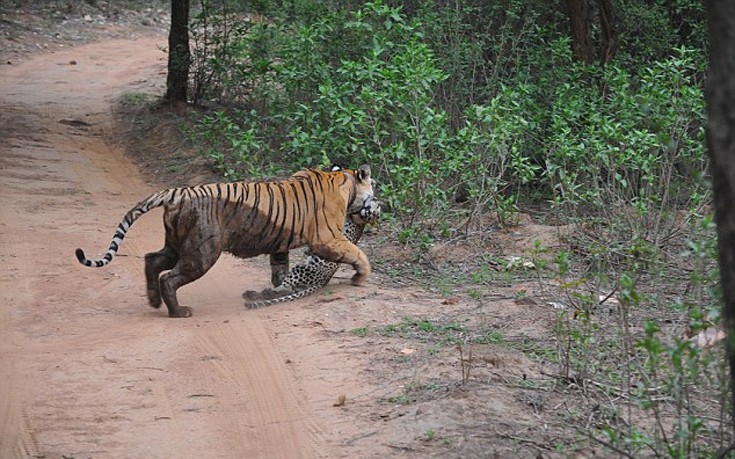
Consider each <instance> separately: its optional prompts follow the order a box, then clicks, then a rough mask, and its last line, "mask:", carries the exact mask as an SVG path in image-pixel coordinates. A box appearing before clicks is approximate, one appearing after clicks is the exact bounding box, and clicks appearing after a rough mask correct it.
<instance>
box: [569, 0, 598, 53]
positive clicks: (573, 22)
mask: <svg viewBox="0 0 735 459" xmlns="http://www.w3.org/2000/svg"><path fill="white" fill-rule="evenodd" d="M567 13H568V15H569V32H570V34H571V36H572V53H573V54H574V58H575V59H577V60H578V61H580V62H584V63H585V64H589V63H590V62H592V52H593V47H592V39H591V37H590V7H589V3H587V0H567Z"/></svg>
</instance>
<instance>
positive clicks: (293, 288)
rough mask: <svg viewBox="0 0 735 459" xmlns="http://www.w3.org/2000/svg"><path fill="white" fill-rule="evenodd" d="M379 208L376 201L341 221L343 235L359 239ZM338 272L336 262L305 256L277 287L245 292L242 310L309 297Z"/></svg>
mask: <svg viewBox="0 0 735 459" xmlns="http://www.w3.org/2000/svg"><path fill="white" fill-rule="evenodd" d="M380 214H381V205H380V202H379V201H377V200H373V201H371V203H370V205H369V206H368V207H363V208H362V209H360V210H359V211H358V212H356V213H353V214H350V215H348V216H347V218H346V219H345V227H344V234H345V236H346V237H347V239H349V240H350V241H351V242H353V243H355V244H356V243H357V241H359V240H360V238H361V237H362V234H363V231H364V230H365V225H367V224H371V223H375V221H376V220H377V219H378V218H379V217H380ZM337 269H339V264H338V263H333V262H331V261H326V260H324V259H322V258H320V257H318V256H316V255H314V254H313V253H307V258H306V261H305V262H304V263H302V264H299V265H296V266H294V267H293V268H292V269H291V271H290V272H289V273H288V275H287V276H286V277H285V279H284V280H283V281H282V283H281V284H280V285H278V286H277V287H276V288H274V289H265V290H263V291H262V292H256V291H253V290H247V291H245V292H244V293H243V294H242V296H243V298H244V299H245V307H246V308H248V309H254V308H260V307H263V306H270V305H272V304H276V303H283V302H287V301H294V300H297V299H300V298H304V297H305V296H308V295H311V294H312V293H314V292H316V291H317V290H319V289H320V288H322V287H324V286H325V285H327V284H328V283H329V281H330V280H331V279H332V277H333V276H334V274H335V273H336V272H337Z"/></svg>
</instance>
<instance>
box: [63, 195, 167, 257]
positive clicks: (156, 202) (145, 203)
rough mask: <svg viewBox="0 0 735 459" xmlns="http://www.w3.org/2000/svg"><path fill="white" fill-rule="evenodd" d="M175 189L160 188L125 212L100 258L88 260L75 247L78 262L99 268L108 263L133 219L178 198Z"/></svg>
mask: <svg viewBox="0 0 735 459" xmlns="http://www.w3.org/2000/svg"><path fill="white" fill-rule="evenodd" d="M176 191H177V189H169V190H162V191H159V192H158V193H155V194H152V195H150V196H149V197H148V198H146V199H144V200H142V201H140V202H139V203H138V204H136V205H135V207H133V208H132V209H130V210H129V211H128V213H126V214H125V216H124V217H123V219H122V221H121V222H120V224H119V225H117V230H116V231H115V235H114V236H113V237H112V242H111V243H110V247H109V248H108V249H107V252H106V253H105V255H104V256H103V257H102V258H98V259H96V260H90V259H89V258H87V256H86V255H84V250H82V249H77V250H76V252H75V253H76V256H77V260H79V263H81V264H83V265H84V266H87V267H89V268H101V267H103V266H106V265H108V264H109V263H110V262H111V261H112V259H113V258H114V257H115V254H116V253H117V251H118V249H119V248H120V244H122V240H123V239H124V238H125V235H126V234H127V232H128V230H129V229H130V227H131V226H132V225H133V223H135V220H137V219H138V218H139V217H140V216H141V215H143V214H144V213H146V212H148V211H149V210H151V209H155V208H156V207H161V206H162V205H164V204H171V203H173V202H174V201H175V200H176V199H177V198H178V197H177V193H176Z"/></svg>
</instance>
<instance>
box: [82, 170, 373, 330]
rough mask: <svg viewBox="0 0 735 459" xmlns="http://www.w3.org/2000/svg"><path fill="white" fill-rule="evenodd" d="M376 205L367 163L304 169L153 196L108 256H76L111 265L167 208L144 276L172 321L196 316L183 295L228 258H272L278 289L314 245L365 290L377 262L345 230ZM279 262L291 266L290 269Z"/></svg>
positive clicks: (123, 227) (127, 220)
mask: <svg viewBox="0 0 735 459" xmlns="http://www.w3.org/2000/svg"><path fill="white" fill-rule="evenodd" d="M372 200H373V188H372V179H371V178H370V167H369V166H368V165H364V166H362V167H360V169H358V170H356V171H353V170H344V171H336V172H323V171H318V170H313V169H309V170H303V171H300V172H297V173H296V174H294V175H293V176H292V177H290V178H289V179H286V180H282V181H274V182H238V183H215V184H210V185H201V186H195V187H189V188H173V189H168V190H163V191H159V192H158V193H154V194H153V195H151V196H149V197H148V198H146V199H144V200H143V201H141V202H140V203H138V204H137V205H136V206H135V207H133V208H132V209H131V210H130V211H128V213H127V214H126V215H125V217H124V218H123V220H122V222H121V223H120V224H119V225H118V228H117V231H116V232H115V236H114V237H113V239H112V242H111V244H110V247H109V249H108V250H107V253H106V254H105V255H104V256H103V257H102V258H100V259H96V260H90V259H88V258H87V257H86V256H85V255H84V252H83V251H82V250H81V249H77V251H76V256H77V259H78V260H79V262H80V263H81V264H83V265H84V266H88V267H97V268H99V267H102V266H105V265H107V264H108V263H110V261H112V259H113V257H114V256H115V254H116V253H117V251H118V249H119V247H120V244H121V243H122V240H123V238H124V237H125V235H126V234H127V232H128V230H129V229H130V226H131V225H132V224H133V223H134V222H135V221H136V220H137V219H138V218H139V217H140V216H141V215H143V214H144V213H146V212H148V211H150V210H151V209H154V208H156V207H163V208H164V214H163V222H164V226H165V230H166V240H165V245H164V247H163V248H162V249H161V250H159V251H158V252H153V253H149V254H147V255H146V256H145V274H146V283H147V288H148V301H149V303H150V305H151V306H153V307H154V308H158V307H160V305H161V301H163V302H164V303H165V304H166V306H167V308H168V313H169V316H171V317H188V316H190V315H191V309H190V308H188V307H185V306H180V305H179V303H178V300H177V297H176V290H177V289H178V288H179V287H181V286H183V285H186V284H188V283H190V282H193V281H194V280H196V279H198V278H200V277H201V276H203V275H204V274H205V273H206V272H207V271H208V270H209V269H210V268H211V267H212V266H213V265H214V263H215V262H216V261H217V259H218V258H219V256H220V254H221V253H222V252H229V253H231V254H233V255H235V256H237V257H241V258H249V257H253V256H256V255H261V254H270V255H271V261H272V267H273V269H274V273H273V276H272V278H273V280H274V284H275V283H278V282H277V281H279V280H280V279H282V278H283V277H285V272H287V271H288V264H287V263H288V251H289V250H291V249H294V248H298V247H301V246H304V245H308V246H309V249H310V250H311V251H312V253H314V254H315V255H317V256H320V257H322V258H324V259H326V260H329V261H332V262H335V263H348V264H350V265H352V266H353V268H354V269H355V275H354V276H353V277H352V282H353V284H355V285H359V284H360V283H362V282H363V281H364V280H365V278H366V277H367V276H368V275H369V274H370V263H369V262H368V260H367V257H366V256H365V254H364V253H363V252H362V250H360V249H359V248H358V247H357V246H356V245H355V244H353V243H352V242H350V241H349V240H348V239H347V238H346V237H345V236H344V234H343V233H342V231H343V229H344V222H345V215H347V214H351V213H354V212H359V211H360V209H361V208H363V207H366V206H369V205H370V202H371V201H372ZM274 258H278V259H281V260H283V259H285V260H286V265H285V270H283V264H282V263H280V264H279V263H275V262H274ZM277 270H282V271H283V274H281V273H280V272H276V271H277ZM164 271H168V272H165V273H164ZM279 278H280V279H279Z"/></svg>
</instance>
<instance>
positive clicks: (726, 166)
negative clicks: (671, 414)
mask: <svg viewBox="0 0 735 459" xmlns="http://www.w3.org/2000/svg"><path fill="white" fill-rule="evenodd" d="M705 5H706V8H707V25H708V28H709V40H710V45H709V46H710V49H709V76H708V77H707V90H706V100H707V148H708V150H709V155H710V160H711V170H712V187H713V192H714V202H715V220H716V222H717V240H718V251H719V261H720V281H721V285H722V295H723V306H722V320H723V325H724V328H725V333H726V334H727V340H726V342H725V343H726V344H725V347H726V350H727V360H728V363H729V366H730V390H731V397H732V401H731V403H730V405H731V407H735V391H733V388H735V103H733V101H735V78H733V75H735V46H733V43H734V42H735V1H733V0H707V1H706V2H705ZM733 409H735V408H733ZM731 414H732V415H733V419H735V413H731Z"/></svg>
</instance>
